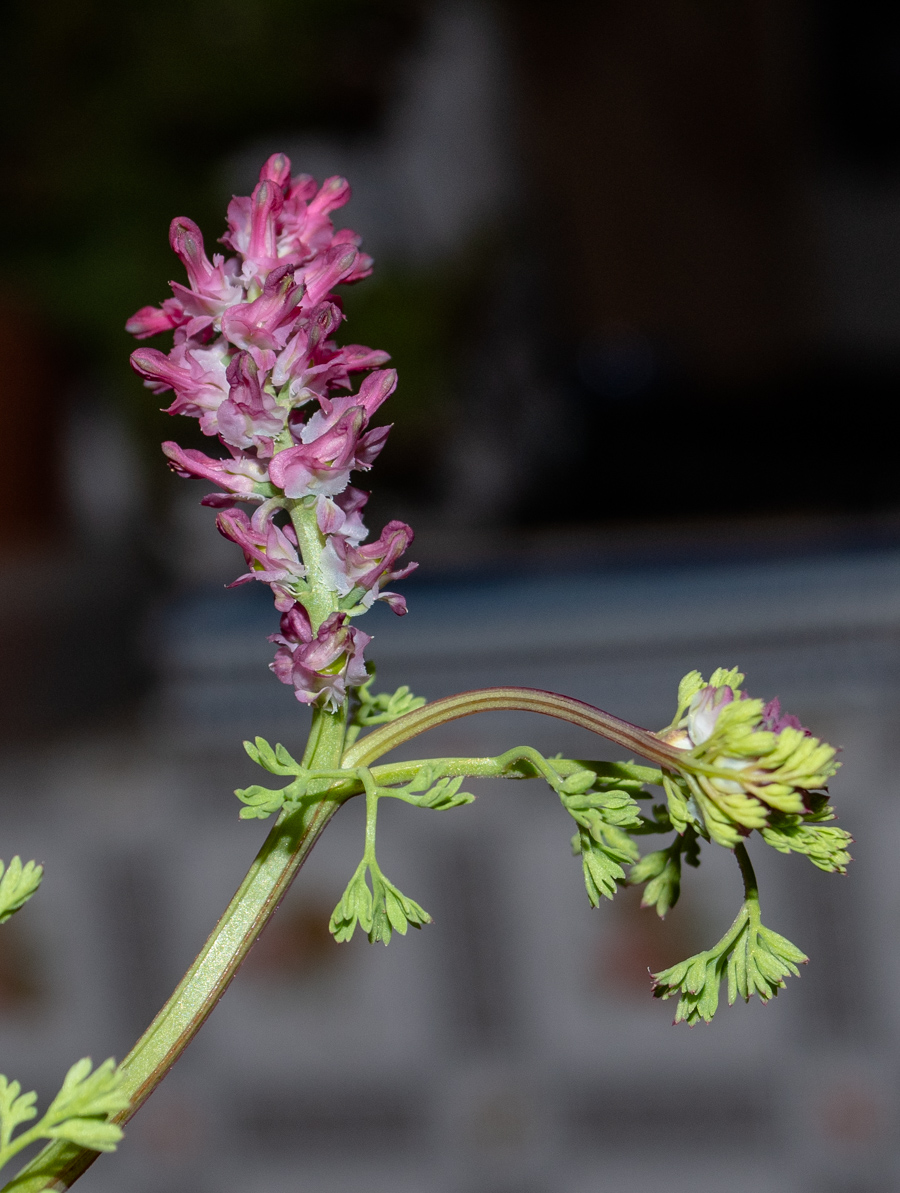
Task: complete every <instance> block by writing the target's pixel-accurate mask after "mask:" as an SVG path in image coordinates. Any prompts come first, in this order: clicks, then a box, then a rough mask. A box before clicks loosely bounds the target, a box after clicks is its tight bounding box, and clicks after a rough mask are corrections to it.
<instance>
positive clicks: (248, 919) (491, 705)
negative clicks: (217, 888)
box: [2, 503, 680, 1193]
mask: <svg viewBox="0 0 900 1193" xmlns="http://www.w3.org/2000/svg"><path fill="white" fill-rule="evenodd" d="M314 515H315V511H314V510H311V509H307V508H306V507H302V506H301V505H300V503H298V505H297V506H296V507H295V508H294V509H292V510H291V519H292V521H293V524H294V527H295V529H296V531H297V538H298V541H299V542H300V546H301V550H302V552H303V556H304V562H305V563H306V565H307V568H308V569H309V570H310V573H311V575H310V580H311V585H312V587H313V589H314V591H319V592H322V593H323V594H324V593H325V592H326V586H325V585H324V584H321V585H320V584H319V580H320V576H319V571H318V569H319V564H318V559H319V554H320V553H321V543H320V536H319V533H318V527H316V526H315V525H314ZM313 572H314V573H315V575H313V574H312V573H313ZM326 604H327V601H326V599H325V598H324V597H323V600H322V602H321V608H320V607H319V606H318V605H317V606H316V608H314V609H310V616H311V617H312V618H313V620H314V621H316V620H318V621H321V620H323V619H324V617H325V616H327V614H328V612H330V611H331V608H332V606H330V605H329V606H328V607H327V608H326ZM492 710H524V711H526V712H536V713H543V714H545V715H548V716H552V717H556V718H558V719H560V720H563V721H569V722H570V723H572V724H574V725H580V726H582V727H583V728H585V729H590V730H592V731H593V732H594V733H598V734H600V735H601V736H602V737H605V738H608V739H609V740H610V741H613V742H616V743H617V744H618V745H621V746H624V747H625V748H626V749H629V750H633V751H635V752H636V753H637V754H639V755H641V756H642V757H644V758H649V759H652V760H653V761H655V762H658V763H660V764H661V765H663V766H665V767H667V768H669V769H675V768H677V763H678V760H679V754H680V751H678V750H676V749H675V748H674V747H672V746H668V745H666V743H665V742H662V741H660V739H659V738H658V737H656V735H655V734H653V733H650V732H649V731H647V730H645V729H640V728H638V727H637V726H636V725H631V724H629V723H628V722H627V721H622V720H620V719H619V718H618V717H613V716H611V715H610V714H609V713H605V712H602V711H601V710H600V709H597V708H593V707H592V706H591V705H589V704H585V703H583V702H582V701H580V700H573V699H572V698H571V697H568V696H560V695H557V694H556V693H554V692H542V691H539V690H537V689H533V688H487V689H483V690H482V691H476V692H463V693H461V694H460V695H458V696H450V697H448V698H446V699H444V700H436V701H434V702H433V703H432V704H428V705H425V706H424V707H423V708H420V709H416V710H415V711H414V712H411V713H407V714H406V715H405V716H403V717H400V718H398V719H397V720H396V721H393V722H392V723H391V724H389V725H385V726H384V727H383V728H382V729H377V730H375V731H374V732H373V733H370V734H369V735H368V736H367V737H365V738H364V739H363V740H362V741H360V742H357V743H356V744H355V745H353V746H351V747H350V748H349V749H348V750H346V751H344V753H343V758H342V756H341V755H342V751H343V748H344V739H345V733H346V722H347V709H346V706H345V707H344V708H342V709H341V710H340V711H339V712H337V713H327V712H325V711H323V710H321V709H317V710H315V711H314V713H313V724H312V729H311V732H310V739H309V745H308V746H307V750H306V753H305V754H304V758H303V764H304V766H308V767H309V768H310V769H316V770H334V769H336V768H338V767H343V768H346V769H351V768H355V767H359V766H367V765H369V764H370V763H372V762H374V761H375V760H376V759H378V758H380V757H381V756H382V755H383V754H386V753H387V752H388V751H389V750H392V749H394V748H395V747H396V746H398V745H401V744H402V743H403V742H405V741H409V740H410V739H411V738H413V737H416V736H418V734H420V733H424V732H425V730H426V729H431V728H433V727H434V726H436V725H439V724H442V723H443V722H444V721H452V720H456V719H457V718H459V717H465V716H471V715H472V714H474V713H477V712H488V711H492ZM509 754H516V755H517V756H518V758H519V759H522V760H525V761H530V759H525V758H523V751H522V750H518V751H510V752H509ZM507 757H508V756H504V755H501V758H500V759H475V760H472V759H465V760H460V761H461V763H462V764H467V763H471V762H473V761H474V762H476V763H477V764H478V770H477V771H473V772H467V773H473V774H481V775H485V776H486V775H488V774H489V773H492V770H491V768H492V767H496V766H498V765H504V763H503V760H504V759H505V758H507ZM514 762H515V759H509V761H508V762H506V763H505V765H506V766H507V767H508V766H509V765H510V764H514ZM403 765H404V764H400V768H401V769H402V767H403ZM380 769H381V768H379V770H380ZM389 769H390V770H391V771H392V772H393V771H395V768H394V767H391V768H389ZM493 773H498V772H497V771H493ZM375 777H376V779H377V778H378V775H377V773H376V775H375ZM523 777H524V775H523ZM332 782H333V781H332V780H328V779H323V780H321V781H320V783H321V785H320V787H319V792H320V793H322V792H328V794H327V795H324V796H323V797H322V798H320V799H319V800H317V801H316V802H311V803H307V804H305V805H304V807H303V808H301V809H297V810H294V811H292V812H289V813H283V814H282V816H281V817H280V818H279V820H278V821H277V822H276V824H275V827H274V828H273V829H272V831H271V832H270V833H269V835H268V837H267V838H266V840H265V842H264V843H263V846H262V848H261V849H260V851H259V853H258V854H257V856H256V859H255V860H254V862H253V865H252V866H251V867H250V870H249V872H248V874H247V876H246V878H245V879H244V881H243V882H242V883H241V885H240V887H239V888H238V890H237V893H236V894H235V896H234V898H233V899H232V900H231V903H229V905H228V907H227V908H226V910H225V912H224V914H223V915H222V918H221V919H220V920H219V922H218V924H217V925H216V927H215V928H214V929H213V931H212V933H211V934H210V936H209V939H208V940H207V942H206V944H205V945H204V947H203V950H202V951H201V952H200V954H199V956H198V957H197V959H196V960H195V961H194V963H193V965H192V966H191V968H190V969H189V970H188V972H187V973H186V974H185V976H184V978H183V979H182V981H181V982H180V983H179V985H178V987H177V989H176V990H175V992H174V994H173V995H172V997H171V998H170V999H169V1001H168V1002H167V1003H166V1004H165V1006H164V1007H163V1008H162V1010H161V1011H160V1012H159V1014H158V1015H157V1016H156V1018H155V1019H154V1020H153V1022H152V1023H151V1024H150V1026H149V1028H148V1029H147V1031H146V1032H145V1033H144V1034H143V1036H141V1038H140V1039H139V1040H138V1042H137V1044H135V1046H134V1048H133V1049H132V1050H131V1052H130V1053H129V1054H128V1056H126V1057H125V1059H124V1061H123V1062H122V1069H123V1071H124V1073H125V1083H126V1085H125V1088H126V1091H127V1092H128V1093H129V1095H130V1097H131V1104H130V1106H129V1108H128V1110H127V1111H124V1112H122V1113H120V1114H118V1115H114V1116H113V1117H112V1119H111V1121H113V1122H117V1123H119V1124H120V1125H121V1124H122V1123H125V1122H127V1121H128V1119H129V1118H131V1116H132V1115H133V1114H134V1113H135V1112H136V1111H137V1110H138V1109H139V1108H140V1106H142V1105H143V1103H144V1102H145V1101H146V1099H147V1098H148V1097H149V1096H150V1094H151V1093H152V1092H153V1090H154V1089H155V1088H156V1086H157V1085H158V1084H159V1082H160V1081H161V1080H162V1079H163V1077H164V1076H165V1075H166V1073H167V1072H168V1071H169V1069H170V1068H171V1067H172V1065H173V1064H174V1063H175V1061H176V1060H178V1058H179V1056H180V1055H181V1054H182V1052H184V1050H185V1048H186V1047H187V1046H188V1044H189V1043H190V1041H191V1040H192V1039H193V1038H194V1036H195V1035H196V1034H197V1032H198V1031H199V1029H200V1027H201V1026H202V1025H203V1023H204V1022H205V1021H206V1018H207V1016H208V1015H209V1014H210V1012H211V1011H212V1009H213V1007H214V1006H215V1005H216V1003H217V1002H218V1000H219V999H220V998H221V997H222V995H223V994H224V992H225V990H226V989H227V988H228V986H229V984H230V983H231V980H232V979H233V977H234V975H235V973H236V972H237V970H238V968H239V966H240V964H241V962H242V961H243V960H244V958H245V957H246V955H247V953H248V952H249V950H250V947H251V946H252V944H253V942H254V941H255V940H256V938H257V937H258V936H259V934H260V932H261V931H262V929H263V928H264V927H265V925H266V924H267V923H268V921H269V919H270V918H271V916H272V914H273V913H274V911H275V909H276V908H277V906H278V904H279V903H280V901H281V900H282V899H283V898H284V895H285V893H286V892H287V890H288V888H289V886H290V884H291V882H292V881H293V879H294V877H295V875H296V873H297V871H298V870H299V869H300V867H301V865H302V864H303V862H304V861H305V860H306V858H307V856H308V855H309V852H310V850H311V849H312V847H313V845H314V844H315V842H316V840H317V839H318V837H319V835H320V833H321V832H322V830H323V829H324V828H325V826H326V824H327V823H328V821H329V820H330V819H331V817H332V816H333V815H334V813H335V811H336V810H337V808H338V807H339V806H340V803H341V802H342V798H340V797H338V796H337V795H336V793H331V792H330V791H329V790H328V789H329V788H330V786H331V784H332ZM345 798H346V793H345V794H343V799H345ZM98 1155H99V1153H98V1152H95V1151H91V1150H89V1149H87V1148H81V1147H77V1146H76V1145H74V1144H69V1143H62V1142H57V1143H52V1144H50V1145H49V1146H48V1147H46V1148H44V1150H43V1151H42V1152H40V1154H39V1155H37V1156H36V1157H35V1158H34V1159H33V1160H32V1161H31V1162H30V1163H29V1164H27V1165H26V1166H25V1167H24V1168H23V1169H22V1171H21V1172H20V1173H18V1174H17V1175H16V1176H15V1177H14V1178H13V1180H12V1181H10V1182H9V1183H8V1184H7V1185H5V1186H4V1189H3V1191H2V1193H12V1191H13V1190H14V1191H15V1193H41V1191H42V1190H47V1189H53V1190H57V1191H62V1190H65V1189H68V1188H69V1187H70V1186H71V1185H72V1184H73V1183H74V1181H76V1180H77V1179H78V1177H79V1176H81V1175H82V1173H84V1172H85V1171H86V1170H87V1169H88V1168H89V1167H90V1165H91V1164H93V1162H94V1160H96V1159H97V1156H98Z"/></svg>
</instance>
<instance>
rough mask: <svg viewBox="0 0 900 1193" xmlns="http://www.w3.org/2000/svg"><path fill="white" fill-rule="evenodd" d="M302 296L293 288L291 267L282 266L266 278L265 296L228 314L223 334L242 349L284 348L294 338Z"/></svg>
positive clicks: (233, 307) (298, 289) (223, 317)
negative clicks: (291, 336)
mask: <svg viewBox="0 0 900 1193" xmlns="http://www.w3.org/2000/svg"><path fill="white" fill-rule="evenodd" d="M301 294H302V291H301V289H300V287H299V286H297V285H295V284H294V271H293V269H292V267H291V266H290V265H280V266H279V267H278V268H277V269H273V270H272V272H271V273H270V274H269V276H268V277H267V278H266V284H265V285H264V286H263V292H262V294H261V295H260V296H259V298H257V299H256V301H255V302H245V303H241V304H239V305H238V306H232V307H230V308H229V309H228V310H227V311H226V312H225V314H224V315H223V316H222V334H223V335H225V336H227V338H228V339H229V340H231V342H232V344H236V345H237V346H238V347H239V348H247V349H249V348H270V349H281V348H283V347H284V345H285V343H286V342H287V338H288V336H289V335H290V334H291V330H292V327H293V323H294V320H295V319H296V311H295V308H296V306H297V304H298V303H299V301H300V297H301ZM273 363H274V362H273ZM269 367H270V368H271V365H270V366H269Z"/></svg>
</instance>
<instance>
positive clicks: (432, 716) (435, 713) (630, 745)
mask: <svg viewBox="0 0 900 1193" xmlns="http://www.w3.org/2000/svg"><path fill="white" fill-rule="evenodd" d="M507 710H520V711H523V712H536V713H543V714H544V715H545V716H549V717H556V718H557V719H558V720H561V721H568V722H569V723H570V724H572V725H580V726H582V727H583V728H585V729H590V730H591V732H593V733H597V734H599V735H600V736H601V737H605V738H607V739H608V740H609V741H613V742H615V743H616V744H617V745H620V746H623V747H624V748H625V749H627V750H633V751H634V752H635V753H637V754H640V755H641V757H643V758H649V759H651V760H652V761H653V762H658V763H659V764H660V765H662V766H665V767H667V768H668V769H669V770H677V769H678V767H679V765H680V764H682V763H683V762H684V751H683V750H678V749H676V748H675V747H674V746H670V745H668V744H667V743H666V742H664V741H661V740H660V739H659V738H658V737H657V736H656V734H655V733H651V732H650V731H649V730H648V729H641V728H639V727H638V726H637V725H631V724H630V723H629V722H628V721H622V720H620V718H619V717H614V716H612V714H611V713H608V712H603V710H602V709H599V708H594V706H593V705H591V704H585V703H584V701H582V700H574V699H573V698H572V697H571V696H560V695H559V694H558V693H556V692H543V691H541V690H540V689H538V688H481V689H479V690H477V691H474V692H460V693H459V695H457V696H447V697H445V698H444V699H443V700H434V701H432V703H431V704H426V705H425V706H424V707H423V708H417V709H415V710H414V711H413V712H408V713H406V714H405V715H404V716H402V717H398V718H397V720H396V721H392V722H391V723H390V724H389V725H385V726H384V727H383V728H381V729H376V730H374V732H372V733H370V734H368V735H367V736H366V737H364V738H362V740H361V741H358V742H356V743H355V744H354V745H352V746H351V747H350V748H349V749H348V750H347V751H346V753H345V754H344V758H343V763H342V765H343V766H345V767H352V766H368V765H371V764H372V763H373V762H375V761H376V759H378V758H380V757H381V756H382V755H383V754H387V753H388V751H390V750H393V749H396V747H397V746H400V745H402V744H403V743H404V742H407V741H410V739H411V738H414V737H418V735H419V734H420V733H424V732H425V731H426V730H428V729H433V728H434V727H435V726H436V725H442V724H443V723H444V722H445V721H455V720H457V719H458V718H459V717H470V716H472V715H473V714H474V713H479V712H491V711H507Z"/></svg>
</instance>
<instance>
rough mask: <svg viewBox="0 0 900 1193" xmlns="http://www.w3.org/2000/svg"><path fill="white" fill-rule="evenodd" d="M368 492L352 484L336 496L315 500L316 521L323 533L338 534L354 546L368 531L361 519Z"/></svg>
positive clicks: (357, 544)
mask: <svg viewBox="0 0 900 1193" xmlns="http://www.w3.org/2000/svg"><path fill="white" fill-rule="evenodd" d="M368 500H369V494H368V493H364V492H363V490H362V489H356V488H354V487H353V485H348V486H347V488H346V489H345V490H344V491H343V493H340V494H339V495H338V496H337V497H320V498H319V499H318V500H317V502H316V522H317V523H318V526H319V529H320V530H321V531H322V533H323V534H325V535H330V534H339V535H341V537H342V538H345V539H346V540H347V542H348V543H350V544H351V545H352V546H354V547H356V546H359V544H360V543H361V542H362V541H363V539H364V538H365V537H366V535H367V534H368V533H369V532H368V530H367V529H366V526H365V523H364V522H363V520H362V510H363V507H364V506H365V504H366V502H367V501H368Z"/></svg>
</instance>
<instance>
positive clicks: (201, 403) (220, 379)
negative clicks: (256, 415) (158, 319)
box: [131, 341, 228, 435]
mask: <svg viewBox="0 0 900 1193" xmlns="http://www.w3.org/2000/svg"><path fill="white" fill-rule="evenodd" d="M224 358H225V346H224V345H216V346H213V347H210V348H204V347H203V346H202V345H200V344H193V345H192V344H191V343H190V341H186V342H185V343H183V344H178V345H176V347H174V348H173V349H172V351H171V352H170V353H169V355H168V356H166V355H165V354H164V353H162V352H160V351H159V350H158V349H156V348H137V349H135V351H134V352H132V354H131V367H132V368H133V369H134V370H135V372H136V373H139V374H140V375H141V376H142V377H144V378H145V379H146V381H147V383H148V385H149V387H150V388H151V389H152V390H153V392H154V393H163V392H164V391H165V390H167V389H174V391H175V401H174V402H173V403H172V405H171V406H169V407H168V409H167V413H168V414H187V415H190V416H191V417H192V418H199V420H200V429H201V430H202V431H203V433H204V434H205V435H215V434H216V432H217V430H218V425H217V422H216V413H217V411H218V409H219V407H220V406H221V404H222V402H223V401H224V400H225V399H226V398H227V397H228V381H227V377H226V371H225V363H224Z"/></svg>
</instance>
